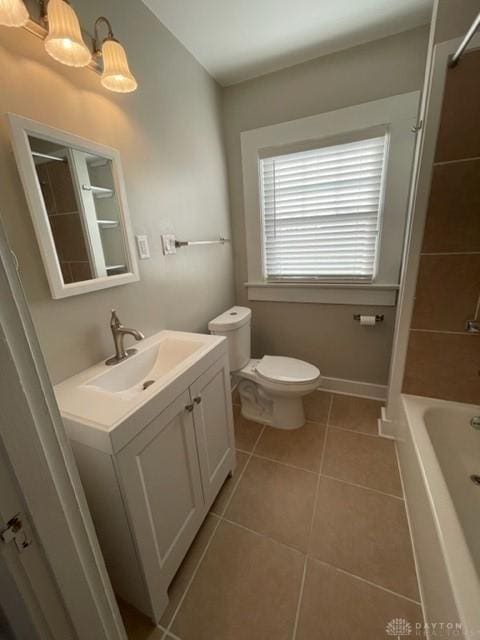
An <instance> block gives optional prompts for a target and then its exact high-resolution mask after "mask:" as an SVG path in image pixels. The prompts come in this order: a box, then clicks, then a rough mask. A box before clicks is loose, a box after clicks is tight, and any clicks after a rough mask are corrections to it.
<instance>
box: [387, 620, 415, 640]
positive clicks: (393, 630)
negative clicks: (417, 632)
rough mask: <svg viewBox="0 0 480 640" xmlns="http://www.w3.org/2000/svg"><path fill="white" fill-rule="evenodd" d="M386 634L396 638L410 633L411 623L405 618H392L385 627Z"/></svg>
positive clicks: (398, 638)
mask: <svg viewBox="0 0 480 640" xmlns="http://www.w3.org/2000/svg"><path fill="white" fill-rule="evenodd" d="M385 631H386V632H387V635H388V636H395V637H396V638H397V640H400V638H402V637H404V636H409V635H410V634H411V633H412V625H411V624H410V623H409V622H408V621H407V620H405V618H394V619H393V620H390V622H389V623H388V624H387V626H386V627H385Z"/></svg>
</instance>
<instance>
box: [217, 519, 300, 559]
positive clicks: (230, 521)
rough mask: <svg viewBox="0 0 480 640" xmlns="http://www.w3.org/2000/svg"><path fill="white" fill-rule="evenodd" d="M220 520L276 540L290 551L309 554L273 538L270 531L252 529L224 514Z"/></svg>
mask: <svg viewBox="0 0 480 640" xmlns="http://www.w3.org/2000/svg"><path fill="white" fill-rule="evenodd" d="M220 520H223V522H228V524H232V525H234V526H235V527H238V528H239V529H243V530H244V531H248V532H249V533H253V534H254V535H256V536H258V537H259V538H266V539H267V540H270V541H271V542H274V543H275V544H278V545H280V546H281V547H285V549H288V550H289V551H294V552H295V553H299V554H300V555H302V556H306V555H307V554H306V552H305V551H302V550H301V549H299V548H298V547H294V546H292V545H291V544H287V543H286V542H280V540H277V539H276V538H273V537H272V536H271V535H269V534H268V533H262V532H261V531H255V529H250V527H247V526H245V525H244V524H241V523H240V522H235V520H230V519H229V518H226V517H225V516H222V517H221V518H220Z"/></svg>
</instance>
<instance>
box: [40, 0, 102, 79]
mask: <svg viewBox="0 0 480 640" xmlns="http://www.w3.org/2000/svg"><path fill="white" fill-rule="evenodd" d="M47 18H48V35H47V37H46V38H45V49H46V51H47V53H48V54H49V55H50V56H52V58H54V59H55V60H57V61H58V62H61V63H62V64H66V65H68V66H69V67H85V66H86V65H87V64H88V63H89V62H90V60H91V59H92V54H91V53H90V51H89V49H88V47H87V45H86V44H85V43H84V41H83V38H82V32H81V30H80V24H79V22H78V18H77V16H76V14H75V11H74V10H73V9H72V7H71V6H70V5H69V4H67V3H66V2H65V0H48V5H47Z"/></svg>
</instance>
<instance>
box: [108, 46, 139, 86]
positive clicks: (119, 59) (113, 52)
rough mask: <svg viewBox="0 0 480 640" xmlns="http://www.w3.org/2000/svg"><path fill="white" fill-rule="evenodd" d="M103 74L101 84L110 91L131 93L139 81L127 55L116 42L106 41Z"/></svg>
mask: <svg viewBox="0 0 480 640" xmlns="http://www.w3.org/2000/svg"><path fill="white" fill-rule="evenodd" d="M102 57H103V73H102V79H101V83H102V84H103V86H104V87H105V88H106V89H110V91H117V92H119V93H130V92H131V91H135V89H136V88H137V86H138V85H137V81H136V80H135V78H134V77H133V75H132V72H131V71H130V69H129V67H128V61H127V54H126V53H125V49H124V48H123V47H122V45H121V44H120V43H119V42H117V41H116V40H105V42H104V43H103V45H102Z"/></svg>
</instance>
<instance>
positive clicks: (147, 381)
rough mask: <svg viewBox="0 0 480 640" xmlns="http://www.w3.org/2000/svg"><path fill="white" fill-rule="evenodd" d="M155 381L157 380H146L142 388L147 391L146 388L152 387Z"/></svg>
mask: <svg viewBox="0 0 480 640" xmlns="http://www.w3.org/2000/svg"><path fill="white" fill-rule="evenodd" d="M154 382H155V380H145V382H144V383H143V385H142V389H143V390H144V391H145V389H148V387H151V386H152V384H153V383H154Z"/></svg>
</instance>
